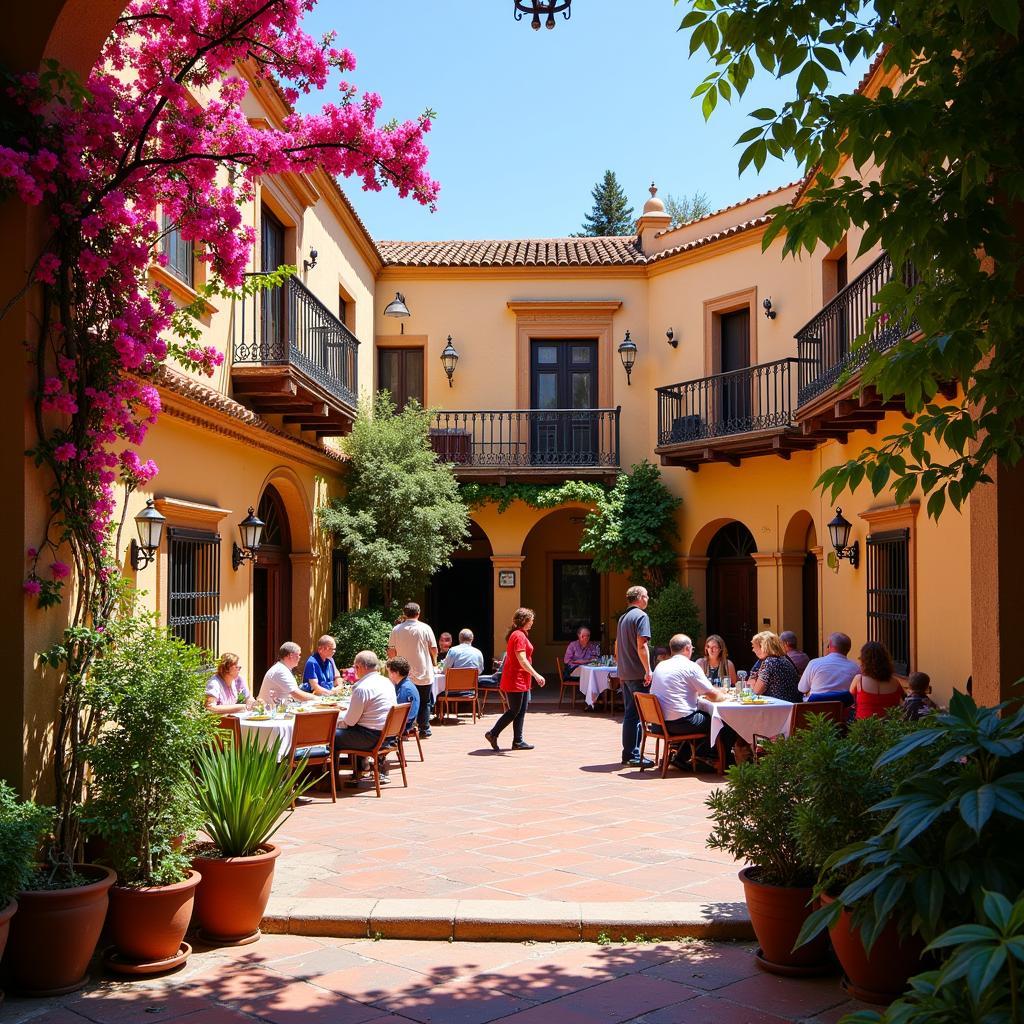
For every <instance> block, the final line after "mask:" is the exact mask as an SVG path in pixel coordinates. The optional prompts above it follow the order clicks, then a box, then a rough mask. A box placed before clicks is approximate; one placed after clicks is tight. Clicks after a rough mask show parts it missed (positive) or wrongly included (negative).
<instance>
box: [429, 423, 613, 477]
mask: <svg viewBox="0 0 1024 1024" xmlns="http://www.w3.org/2000/svg"><path fill="white" fill-rule="evenodd" d="M430 440H431V444H432V445H433V446H434V450H435V451H436V452H437V454H438V456H439V457H440V459H441V460H442V461H443V462H448V463H452V464H453V465H455V466H456V467H460V468H466V469H493V470H506V469H507V470H515V469H523V470H538V469H584V468H588V467H590V468H594V469H602V468H603V469H618V468H619V410H618V409H617V408H616V409H482V410H476V411H472V412H470V411H467V410H446V411H443V412H437V413H435V414H434V418H433V420H432V421H431V426H430Z"/></svg>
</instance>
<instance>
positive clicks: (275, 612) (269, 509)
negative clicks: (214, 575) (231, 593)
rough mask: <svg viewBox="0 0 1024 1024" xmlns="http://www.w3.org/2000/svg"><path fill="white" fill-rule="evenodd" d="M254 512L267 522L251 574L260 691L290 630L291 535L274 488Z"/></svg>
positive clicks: (255, 662) (256, 678) (254, 679)
mask: <svg viewBox="0 0 1024 1024" xmlns="http://www.w3.org/2000/svg"><path fill="white" fill-rule="evenodd" d="M257 515H258V516H259V517H260V519H262V520H263V522H264V523H265V524H266V525H265V526H264V528H263V543H262V544H261V545H260V549H259V553H258V554H257V559H256V566H255V570H254V573H253V610H252V614H253V624H252V625H253V630H252V631H253V675H252V679H251V680H250V682H251V683H252V685H253V687H254V688H255V690H256V692H257V693H258V692H259V686H260V683H261V682H262V681H263V676H264V674H265V673H266V671H267V669H268V668H270V666H271V665H273V664H274V662H275V661H277V658H278V649H279V648H280V646H281V644H283V643H284V642H285V641H286V640H293V639H294V637H293V636H292V635H291V632H292V563H291V551H292V546H291V534H290V532H289V530H288V517H287V514H286V512H285V508H284V502H283V501H282V500H281V496H280V495H279V494H278V493H277V491H276V490H275V489H274V488H273V487H267V489H266V490H265V491H264V492H263V497H262V498H261V499H260V506H259V512H258V513H257Z"/></svg>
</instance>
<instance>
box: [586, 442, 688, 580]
mask: <svg viewBox="0 0 1024 1024" xmlns="http://www.w3.org/2000/svg"><path fill="white" fill-rule="evenodd" d="M681 504H682V501H681V499H680V498H677V497H676V496H675V495H674V494H672V492H671V491H669V489H668V488H667V487H666V486H665V485H664V484H663V483H662V481H661V470H660V469H658V467H657V466H655V465H653V464H652V463H650V462H648V461H647V460H646V459H644V461H643V462H641V463H639V464H638V465H635V466H633V468H632V470H631V471H630V472H629V473H623V474H622V475H621V476H620V477H619V478H618V480H617V481H616V482H615V486H614V487H613V488H612V489H611V490H610V491H609V492H608V493H607V494H606V495H604V496H602V497H601V498H599V499H598V501H597V508H596V509H595V510H594V511H593V512H590V513H589V514H588V515H587V518H586V521H585V523H584V525H583V538H582V539H581V540H580V551H582V552H583V553H584V554H589V555H592V556H593V560H594V568H595V569H596V570H597V571H598V572H621V573H625V574H626V575H628V576H629V577H630V579H631V581H634V582H635V581H636V580H638V579H639V580H642V581H643V583H644V585H645V586H646V587H647V589H648V590H649V591H650V592H651V593H652V594H656V593H657V592H658V591H659V590H661V588H662V587H663V586H664V585H665V582H666V580H667V578H668V575H669V569H670V567H671V565H672V563H673V562H674V561H675V558H676V555H675V550H674V548H673V541H675V540H678V538H679V531H678V530H677V529H676V520H675V512H676V509H677V508H679V506H680V505H681Z"/></svg>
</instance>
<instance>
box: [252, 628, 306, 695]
mask: <svg viewBox="0 0 1024 1024" xmlns="http://www.w3.org/2000/svg"><path fill="white" fill-rule="evenodd" d="M279 653H280V655H281V657H280V659H279V660H278V661H276V662H274V664H273V665H271V666H270V668H268V669H267V674H266V675H265V676H264V677H263V682H262V683H261V684H260V693H259V699H260V700H261V701H263V703H264V704H266V705H267V707H273V706H274V705H275V704H277V703H279V702H281V701H286V700H297V701H302V702H305V701H307V700H312V699H313V694H311V693H303V691H302V690H300V689H299V684H298V683H297V682H295V670H296V669H297V668H298V667H299V659H300V658H301V657H302V648H301V647H300V646H299V645H298V644H296V643H292V641H291V640H287V641H285V643H283V644H281V648H280V651H279Z"/></svg>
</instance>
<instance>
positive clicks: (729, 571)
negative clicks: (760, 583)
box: [704, 523, 758, 669]
mask: <svg viewBox="0 0 1024 1024" xmlns="http://www.w3.org/2000/svg"><path fill="white" fill-rule="evenodd" d="M755 550H756V545H755V544H754V538H753V536H752V534H751V533H750V531H749V530H748V529H747V528H746V527H745V526H744V525H743V524H742V523H730V524H729V525H728V526H723V527H722V529H721V530H719V531H718V533H716V534H715V536H714V538H713V539H712V541H711V544H710V545H709V547H708V593H707V609H708V614H707V622H706V623H705V625H704V634H705V636H706V635H708V634H709V633H717V634H719V636H721V637H722V639H723V640H724V641H725V646H726V647H727V648H728V650H729V657H730V658H731V659H732V661H733V662H734V663H735V665H736V667H737V668H743V669H749V668H750V666H751V664H752V663H753V661H754V655H753V652H752V651H751V649H750V638H751V637H752V636H753V635H754V634H755V633H756V632H757V631H758V629H757V566H756V564H755V563H754V559H753V558H752V557H751V555H752V554H753V552H754V551H755Z"/></svg>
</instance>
